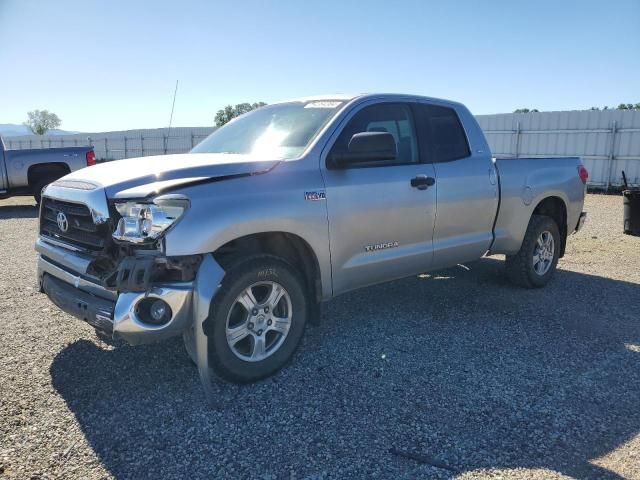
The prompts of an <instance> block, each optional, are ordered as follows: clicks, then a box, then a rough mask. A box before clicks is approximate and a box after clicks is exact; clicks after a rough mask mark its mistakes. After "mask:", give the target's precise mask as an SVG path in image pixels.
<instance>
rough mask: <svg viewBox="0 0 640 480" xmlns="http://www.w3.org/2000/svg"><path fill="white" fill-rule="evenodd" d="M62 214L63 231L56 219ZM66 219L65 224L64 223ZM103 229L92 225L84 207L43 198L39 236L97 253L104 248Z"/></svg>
mask: <svg viewBox="0 0 640 480" xmlns="http://www.w3.org/2000/svg"><path fill="white" fill-rule="evenodd" d="M61 213H62V214H63V216H62V217H61V219H62V220H63V221H62V222H61V223H62V226H63V227H64V226H66V227H67V228H66V231H63V230H62V229H61V228H60V226H59V225H58V218H59V217H60V214H61ZM64 219H66V224H65V222H64ZM102 230H103V228H101V226H98V225H96V224H94V223H93V218H92V217H91V211H90V210H89V208H88V207H87V206H86V205H81V204H79V203H72V202H65V201H62V200H54V199H52V198H47V197H43V198H42V207H41V209H40V235H42V236H44V237H49V238H52V239H55V240H59V241H61V242H64V243H68V244H70V245H73V246H75V247H78V248H82V249H85V250H92V251H98V250H102V249H103V248H104V247H105V242H106V238H107V237H106V235H105V232H104V231H102Z"/></svg>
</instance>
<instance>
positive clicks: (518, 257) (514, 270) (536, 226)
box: [506, 215, 561, 288]
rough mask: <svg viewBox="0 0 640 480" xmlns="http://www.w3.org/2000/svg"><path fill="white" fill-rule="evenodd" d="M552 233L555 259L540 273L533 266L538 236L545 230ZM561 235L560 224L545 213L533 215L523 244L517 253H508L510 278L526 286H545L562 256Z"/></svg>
mask: <svg viewBox="0 0 640 480" xmlns="http://www.w3.org/2000/svg"><path fill="white" fill-rule="evenodd" d="M545 231H546V232H549V233H551V236H552V237H553V242H554V250H553V260H552V261H551V266H550V267H549V269H548V270H547V271H546V273H544V274H542V275H541V274H539V273H537V272H536V271H535V269H534V267H533V256H534V253H535V251H536V246H537V241H538V237H540V235H541V234H542V233H543V232H545ZM560 245H561V237H560V231H559V229H558V225H557V224H556V222H555V221H554V220H553V219H552V218H551V217H547V216H545V215H532V216H531V220H530V221H529V226H528V227H527V231H526V233H525V235H524V240H523V241H522V246H521V247H520V250H519V251H518V253H517V254H515V255H507V260H506V268H507V275H508V277H509V279H510V280H511V281H512V282H513V283H515V284H516V285H519V286H521V287H524V288H541V287H544V286H545V285H546V284H547V283H549V281H550V280H551V278H552V277H553V274H554V273H555V271H556V266H557V265H558V258H559V256H560Z"/></svg>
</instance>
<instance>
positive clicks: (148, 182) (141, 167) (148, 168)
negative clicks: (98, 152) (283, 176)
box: [58, 153, 280, 198]
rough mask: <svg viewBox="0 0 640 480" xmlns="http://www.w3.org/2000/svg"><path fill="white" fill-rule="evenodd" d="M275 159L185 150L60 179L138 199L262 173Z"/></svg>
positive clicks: (94, 168)
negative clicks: (203, 182)
mask: <svg viewBox="0 0 640 480" xmlns="http://www.w3.org/2000/svg"><path fill="white" fill-rule="evenodd" d="M278 163H280V162H279V161H277V160H262V159H256V158H255V157H250V156H248V155H238V154H226V153H187V154H180V155H157V156H153V157H141V158H129V159H126V160H117V161H113V162H107V163H101V164H99V165H94V166H92V167H87V168H83V169H81V170H77V171H75V172H73V173H71V174H69V175H67V176H65V177H64V178H63V179H62V181H60V180H59V181H58V182H59V183H61V184H62V185H61V186H63V185H64V184H65V183H66V184H68V185H69V186H71V185H72V184H74V183H80V182H89V183H91V184H94V185H96V186H98V187H102V188H104V191H105V193H106V195H107V197H108V198H139V197H146V196H148V195H152V194H154V193H156V192H159V191H162V190H166V189H167V188H171V187H177V186H180V185H183V184H189V183H193V182H201V181H207V180H222V179H224V178H225V177H229V178H235V177H238V176H242V175H254V174H260V173H265V172H268V171H269V170H271V169H272V168H274V167H275V166H276V165H277V164H278Z"/></svg>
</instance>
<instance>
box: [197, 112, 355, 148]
mask: <svg viewBox="0 0 640 480" xmlns="http://www.w3.org/2000/svg"><path fill="white" fill-rule="evenodd" d="M343 104H344V102H343V101H339V100H322V101H320V100H315V101H308V102H290V103H279V104H274V105H268V106H266V107H261V108H258V109H257V110H253V111H251V112H249V113H246V114H244V115H242V116H240V117H238V118H237V119H234V120H233V121H231V122H229V123H227V124H226V125H224V126H222V127H220V128H219V129H217V130H216V131H215V132H213V133H212V134H211V135H209V136H208V137H207V138H205V139H204V140H203V141H202V142H201V143H199V144H198V145H197V146H196V147H195V148H193V149H192V150H191V152H190V153H238V154H244V155H249V156H250V157H254V158H256V159H269V160H289V159H292V158H297V157H299V156H300V155H302V153H303V152H304V151H305V149H306V148H307V147H308V146H309V145H310V144H311V142H312V141H313V139H314V138H315V137H316V135H317V134H318V133H319V132H320V130H321V129H322V127H323V126H324V125H325V124H326V123H327V122H328V121H329V120H330V119H331V118H332V117H333V116H334V115H335V114H336V113H337V112H338V110H339V108H340V107H341V106H342V105H343Z"/></svg>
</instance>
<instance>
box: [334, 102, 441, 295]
mask: <svg viewBox="0 0 640 480" xmlns="http://www.w3.org/2000/svg"><path fill="white" fill-rule="evenodd" d="M367 131H379V132H388V133H391V134H392V135H393V137H394V139H395V141H396V151H397V157H396V159H395V160H388V161H382V162H381V161H372V162H369V163H357V164H352V165H347V166H346V167H344V166H341V167H340V168H338V167H335V166H332V165H331V162H330V160H329V161H328V164H327V163H326V162H325V165H324V168H323V175H324V177H325V187H326V202H327V209H328V216H329V239H330V246H331V266H332V279H333V293H334V295H337V294H339V293H343V292H345V291H347V290H352V289H355V288H358V287H362V286H366V285H371V284H375V283H379V282H383V281H387V280H392V279H395V278H400V277H404V276H407V275H411V274H416V273H420V272H422V271H424V270H427V269H428V268H429V267H430V266H431V262H432V255H433V248H432V236H433V227H434V221H435V211H436V189H435V187H434V186H428V185H425V182H424V181H423V180H424V179H425V178H427V179H428V182H426V183H432V182H433V181H434V177H435V173H434V169H433V165H432V164H430V163H421V161H420V158H421V156H420V152H419V151H418V141H417V136H416V129H415V124H414V120H413V114H412V111H411V108H410V107H409V105H407V104H404V103H375V104H373V105H368V106H364V107H362V108H361V109H359V110H357V111H356V112H352V114H351V117H350V119H347V123H346V124H345V126H344V128H343V129H342V131H341V132H340V133H339V134H338V136H337V139H336V141H335V143H334V144H333V146H332V147H331V150H330V151H329V155H327V157H326V158H327V159H330V157H331V154H332V153H334V152H338V153H339V152H343V151H346V149H347V145H348V143H349V140H350V139H351V137H352V136H353V135H354V134H356V133H360V132H367ZM429 177H430V178H429ZM412 179H417V181H416V180H414V182H412ZM412 183H413V184H414V185H413V186H412Z"/></svg>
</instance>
